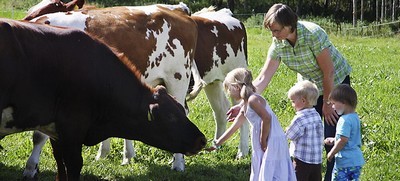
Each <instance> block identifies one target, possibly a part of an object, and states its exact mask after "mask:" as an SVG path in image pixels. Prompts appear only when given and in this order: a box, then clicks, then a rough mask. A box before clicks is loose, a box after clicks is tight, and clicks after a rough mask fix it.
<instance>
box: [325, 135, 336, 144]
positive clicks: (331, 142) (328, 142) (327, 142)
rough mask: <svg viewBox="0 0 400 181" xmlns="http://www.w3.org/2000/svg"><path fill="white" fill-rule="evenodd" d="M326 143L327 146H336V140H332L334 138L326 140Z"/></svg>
mask: <svg viewBox="0 0 400 181" xmlns="http://www.w3.org/2000/svg"><path fill="white" fill-rule="evenodd" d="M324 143H325V144H326V145H334V144H335V138H332V137H329V138H326V139H325V140H324Z"/></svg>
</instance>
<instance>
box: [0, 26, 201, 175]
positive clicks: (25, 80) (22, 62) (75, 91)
mask: <svg viewBox="0 0 400 181" xmlns="http://www.w3.org/2000/svg"><path fill="white" fill-rule="evenodd" d="M71 52H73V53H71ZM0 109H1V110H3V113H2V120H1V122H0V125H1V127H0V137H4V136H6V135H8V134H12V133H16V132H21V131H28V130H40V131H42V132H44V133H46V134H47V135H50V136H51V138H52V146H53V152H54V157H55V159H56V162H57V167H58V179H63V180H66V179H68V180H79V176H80V170H81V168H82V163H83V161H82V156H81V151H82V144H85V145H88V146H92V145H95V144H97V143H99V142H100V141H102V140H104V139H106V138H108V137H121V138H127V139H134V140H140V141H142V142H144V143H146V144H149V145H152V146H155V147H158V148H161V149H164V150H168V151H171V152H174V153H184V154H187V155H192V154H196V153H197V152H199V151H200V150H201V149H202V148H203V147H204V146H205V144H206V139H205V137H204V135H203V134H202V133H201V132H200V131H199V130H198V128H197V127H196V126H195V125H194V124H193V123H191V122H190V120H188V118H187V117H186V115H185V111H184V108H183V107H182V106H181V105H180V104H179V103H178V102H177V101H175V100H174V99H173V98H172V97H171V96H169V95H168V94H167V92H166V90H165V88H162V87H161V88H160V87H158V88H155V89H152V88H150V87H149V86H147V85H145V84H144V83H143V82H141V80H140V78H139V73H138V72H137V71H136V69H135V67H134V66H133V65H132V63H131V62H129V60H127V59H124V58H120V57H118V56H116V55H115V54H114V52H113V51H111V50H110V48H108V47H107V46H105V45H104V44H102V43H101V42H100V41H98V40H96V39H93V38H91V37H90V36H88V35H87V34H86V33H84V32H82V31H79V30H70V29H59V28H53V27H49V26H45V25H38V24H31V23H22V22H18V21H14V20H7V19H0ZM155 132H156V133H158V134H154V133H155Z"/></svg>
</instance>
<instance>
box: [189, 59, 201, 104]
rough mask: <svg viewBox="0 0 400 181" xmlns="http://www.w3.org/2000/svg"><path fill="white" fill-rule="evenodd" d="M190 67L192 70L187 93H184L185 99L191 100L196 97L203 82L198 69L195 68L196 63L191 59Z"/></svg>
mask: <svg viewBox="0 0 400 181" xmlns="http://www.w3.org/2000/svg"><path fill="white" fill-rule="evenodd" d="M190 69H191V71H192V76H191V79H190V85H189V89H188V94H187V95H186V101H191V100H193V99H194V98H196V97H197V95H198V94H199V93H200V91H201V89H202V88H203V86H204V82H203V80H202V79H201V76H200V73H199V70H198V69H197V65H196V62H195V61H193V64H192V66H191V68H190Z"/></svg>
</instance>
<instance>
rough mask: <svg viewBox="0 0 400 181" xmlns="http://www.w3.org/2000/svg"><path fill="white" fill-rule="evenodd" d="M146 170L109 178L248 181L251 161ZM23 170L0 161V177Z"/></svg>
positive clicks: (87, 180)
mask: <svg viewBox="0 0 400 181" xmlns="http://www.w3.org/2000/svg"><path fill="white" fill-rule="evenodd" d="M144 165H145V167H147V168H146V170H147V171H146V172H145V173H143V174H139V175H135V174H128V175H127V176H122V177H121V176H114V177H113V176H111V177H112V179H111V180H112V181H114V180H116V181H132V180H135V181H148V180H157V181H175V180H185V181H191V180H196V181H203V180H221V181H224V180H234V181H235V180H248V179H249V176H250V164H249V163H248V162H242V161H235V162H233V163H229V164H224V163H208V162H207V161H206V162H204V160H203V162H202V163H190V164H189V165H186V169H185V171H184V172H178V171H173V170H171V167H170V166H171V165H160V164H156V163H147V164H144ZM22 173H23V169H21V168H20V167H15V166H8V165H4V164H3V163H1V160H0V180H10V181H11V180H12V181H19V180H23V176H22ZM55 176H56V172H54V171H49V170H41V171H40V173H39V180H40V181H47V180H55ZM81 180H83V181H108V179H105V177H104V175H103V176H102V175H93V174H88V173H84V174H82V175H81ZM111 180H110V181H111Z"/></svg>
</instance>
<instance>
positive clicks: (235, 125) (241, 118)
mask: <svg viewBox="0 0 400 181" xmlns="http://www.w3.org/2000/svg"><path fill="white" fill-rule="evenodd" d="M245 121H246V118H245V117H244V107H242V108H241V109H240V111H239V114H238V116H236V118H235V121H233V123H232V125H231V126H230V127H229V128H228V129H227V130H226V131H225V132H224V134H222V135H221V136H220V137H219V138H218V139H217V140H214V145H213V146H212V147H210V148H207V149H206V150H207V151H212V150H215V149H217V148H218V147H220V146H221V145H222V144H223V143H224V142H225V141H226V140H228V139H229V138H230V137H231V136H232V135H233V133H235V132H236V130H238V129H239V128H240V127H241V126H242V125H243V123H244V122H245Z"/></svg>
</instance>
